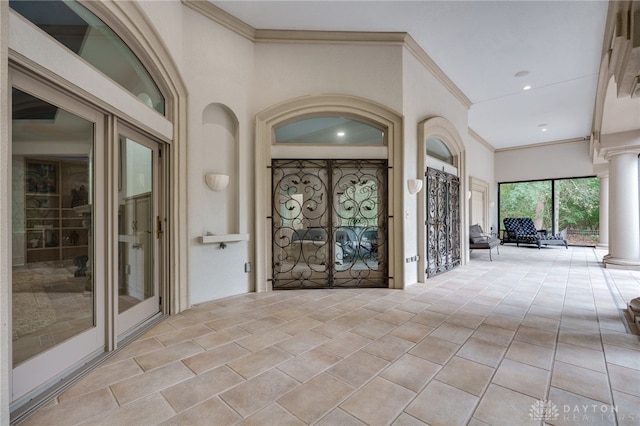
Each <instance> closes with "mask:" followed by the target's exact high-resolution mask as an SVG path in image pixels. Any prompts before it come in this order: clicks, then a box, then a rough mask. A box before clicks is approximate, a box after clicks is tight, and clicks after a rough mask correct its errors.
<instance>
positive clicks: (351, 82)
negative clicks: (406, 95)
mask: <svg viewBox="0 0 640 426" xmlns="http://www.w3.org/2000/svg"><path fill="white" fill-rule="evenodd" d="M255 50H256V56H255V70H256V84H255V93H254V106H255V109H254V111H255V112H256V113H257V112H259V111H262V110H263V109H265V108H267V107H269V106H272V105H275V104H277V103H280V102H283V101H286V100H290V99H294V98H297V97H300V96H308V95H317V94H327V93H335V94H345V95H353V96H359V97H362V98H365V99H369V100H372V101H375V102H378V103H381V104H383V105H384V106H386V107H387V108H391V109H393V110H395V111H400V110H401V108H402V72H401V70H402V61H401V54H402V53H401V52H402V49H401V48H400V47H398V46H372V45H346V44H315V43H314V44H307V43H300V44H299V43H258V44H256V48H255Z"/></svg>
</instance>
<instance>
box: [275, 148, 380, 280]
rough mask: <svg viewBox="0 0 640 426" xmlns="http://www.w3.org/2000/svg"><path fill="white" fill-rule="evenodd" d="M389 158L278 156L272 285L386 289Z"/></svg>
mask: <svg viewBox="0 0 640 426" xmlns="http://www.w3.org/2000/svg"><path fill="white" fill-rule="evenodd" d="M386 184H387V164H386V161H377V160H273V162H272V188H273V193H272V200H273V205H272V210H273V215H272V217H273V226H272V231H273V246H272V251H273V271H272V272H273V275H272V277H273V278H272V279H273V287H274V288H326V287H337V286H341V287H364V286H366V287H386V286H387V275H388V273H387V262H386V256H387V244H386V240H387V211H386V193H387V191H386Z"/></svg>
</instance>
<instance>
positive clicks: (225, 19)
mask: <svg viewBox="0 0 640 426" xmlns="http://www.w3.org/2000/svg"><path fill="white" fill-rule="evenodd" d="M181 1H182V4H184V5H185V6H187V7H188V8H190V9H193V10H195V11H196V12H198V13H199V14H201V15H203V16H205V17H207V18H209V19H211V20H212V21H215V22H217V23H218V24H220V25H222V26H223V27H226V28H227V29H229V30H231V31H233V32H235V33H236V34H239V35H241V36H242V37H244V38H246V39H248V40H251V41H255V32H256V30H255V29H254V28H253V27H252V26H251V25H249V24H247V23H246V22H244V21H242V20H240V19H238V18H236V17H235V16H233V15H231V14H230V13H228V12H225V11H224V10H222V9H220V8H219V7H218V6H216V5H214V4H213V3H211V2H209V1H207V0H181Z"/></svg>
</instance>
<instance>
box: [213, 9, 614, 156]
mask: <svg viewBox="0 0 640 426" xmlns="http://www.w3.org/2000/svg"><path fill="white" fill-rule="evenodd" d="M211 1H212V3H213V4H215V5H216V6H218V7H220V8H221V9H223V10H225V11H226V12H229V13H230V14H232V15H234V16H235V17H237V18H239V19H241V20H242V21H244V22H246V23H247V24H249V25H251V26H252V27H254V28H256V29H298V30H338V31H393V32H407V33H409V34H410V35H411V36H412V37H413V38H414V39H415V40H416V41H417V42H418V44H420V46H422V48H423V49H424V50H425V51H426V52H427V53H428V54H429V56H430V57H431V58H432V59H433V60H434V61H435V62H436V63H437V64H438V66H439V67H440V68H441V69H442V70H443V71H444V72H445V73H446V74H447V75H448V76H449V78H450V79H451V80H453V82H454V83H455V84H456V85H457V86H458V87H459V88H460V89H461V90H462V91H463V92H464V94H465V95H466V96H467V97H468V98H469V99H470V100H471V101H472V103H473V105H472V106H471V109H470V110H469V127H470V128H471V129H472V130H474V131H475V132H476V133H478V134H479V135H480V136H481V137H482V138H483V139H485V140H486V141H487V142H489V143H490V144H491V145H493V146H494V147H495V148H496V149H500V148H508V147H514V146H522V145H528V144H536V143H543V142H551V141H558V140H565V139H573V138H582V137H587V136H588V135H589V134H590V133H591V122H592V118H593V108H594V102H595V93H596V85H597V78H598V69H599V64H600V54H601V51H602V42H603V38H604V27H605V20H606V14H607V5H608V3H607V2H606V1H575V0H570V1H478V0H476V1H370V0H358V1H270V0H262V1H238V0H236V1H216V0H211ZM519 71H528V72H529V74H528V75H527V76H525V77H515V74H516V73H517V72H519ZM525 85H531V86H532V88H531V90H528V91H524V90H522V88H523V87H524V86H525ZM543 124H544V125H545V126H544V127H545V128H546V129H547V131H545V132H543V131H542V130H541V129H542V126H541V125H543Z"/></svg>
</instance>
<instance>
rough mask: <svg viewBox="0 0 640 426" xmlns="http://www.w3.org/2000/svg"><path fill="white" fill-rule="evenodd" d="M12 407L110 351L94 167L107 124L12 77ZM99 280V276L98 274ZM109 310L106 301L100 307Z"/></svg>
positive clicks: (58, 96)
mask: <svg viewBox="0 0 640 426" xmlns="http://www.w3.org/2000/svg"><path fill="white" fill-rule="evenodd" d="M13 81H14V87H13V88H12V93H11V105H12V126H11V140H12V169H11V171H12V181H13V183H12V200H11V201H12V234H11V236H12V240H11V244H12V287H11V288H12V292H11V306H12V318H11V330H12V355H13V388H12V391H13V400H17V399H19V398H20V397H22V396H23V395H25V394H27V393H29V392H31V391H33V390H34V389H36V388H37V387H39V386H40V385H42V384H43V383H46V382H47V381H49V380H52V379H54V378H55V377H56V376H57V375H58V374H61V373H62V372H63V371H65V370H67V369H68V368H69V367H71V366H73V365H74V364H77V363H79V362H81V360H82V359H84V358H86V357H88V356H90V355H91V354H93V353H95V352H100V351H103V350H104V335H105V334H104V319H103V318H104V309H103V308H102V306H103V305H101V304H100V303H99V300H100V299H99V297H100V296H99V295H100V294H101V290H102V289H103V288H104V284H103V282H102V280H101V279H100V278H99V276H100V275H99V274H96V263H95V259H96V249H95V246H94V241H95V237H94V236H95V235H96V228H95V225H96V220H103V219H102V218H101V217H97V216H96V213H95V212H96V211H99V210H101V207H102V206H101V205H100V201H99V198H98V197H97V195H98V194H97V193H100V188H97V187H95V186H94V182H96V175H97V174H98V173H100V171H99V170H98V169H97V168H96V166H95V162H94V158H95V155H96V152H97V151H98V150H100V149H101V140H100V135H102V134H103V126H102V123H103V120H102V116H101V115H100V114H98V113H97V112H95V111H92V110H90V109H88V108H86V107H84V106H82V105H79V104H77V103H75V102H73V101H72V100H71V99H69V98H66V97H64V96H63V95H61V94H59V93H57V92H54V91H53V90H51V89H49V88H47V87H44V86H43V85H40V84H39V83H37V82H35V81H32V80H30V79H28V78H27V77H25V76H22V75H14V76H13ZM98 272H99V270H98ZM101 300H104V299H101Z"/></svg>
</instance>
